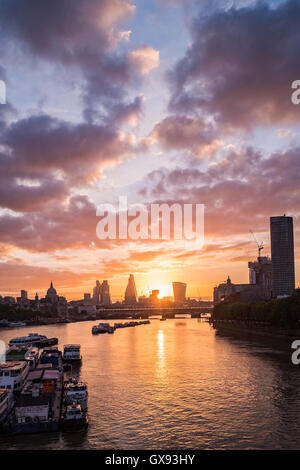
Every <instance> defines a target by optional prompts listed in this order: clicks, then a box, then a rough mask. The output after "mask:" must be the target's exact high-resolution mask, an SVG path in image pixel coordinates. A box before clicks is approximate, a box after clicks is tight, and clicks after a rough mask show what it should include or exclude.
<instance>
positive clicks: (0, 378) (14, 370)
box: [0, 361, 30, 392]
mask: <svg viewBox="0 0 300 470" xmlns="http://www.w3.org/2000/svg"><path fill="white" fill-rule="evenodd" d="M29 368H30V365H29V362H27V361H11V362H6V363H5V364H0V388H6V389H7V390H11V391H13V392H19V391H21V390H22V388H23V385H24V383H25V380H26V378H27V375H28V372H29Z"/></svg>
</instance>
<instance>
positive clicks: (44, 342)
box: [9, 333, 57, 347]
mask: <svg viewBox="0 0 300 470" xmlns="http://www.w3.org/2000/svg"><path fill="white" fill-rule="evenodd" d="M30 344H32V345H33V344H34V345H36V346H39V345H40V346H41V347H43V346H50V345H51V344H57V338H47V336H44V335H39V334H37V333H29V335H28V336H19V337H17V338H12V339H11V340H10V342H9V346H26V345H30Z"/></svg>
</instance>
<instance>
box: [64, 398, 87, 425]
mask: <svg viewBox="0 0 300 470" xmlns="http://www.w3.org/2000/svg"><path fill="white" fill-rule="evenodd" d="M60 425H61V428H62V429H63V430H64V431H76V430H80V429H83V428H84V427H86V426H87V425H88V416H87V413H86V412H85V411H84V410H82V408H81V406H80V405H76V404H75V403H74V404H73V405H66V407H65V409H64V411H63V413H62V417H61V421H60Z"/></svg>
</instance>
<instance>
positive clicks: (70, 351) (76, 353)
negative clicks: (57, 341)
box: [63, 344, 82, 362]
mask: <svg viewBox="0 0 300 470" xmlns="http://www.w3.org/2000/svg"><path fill="white" fill-rule="evenodd" d="M63 360H64V361H66V362H74V361H81V360H82V357H81V354H80V344H65V345H64V353H63Z"/></svg>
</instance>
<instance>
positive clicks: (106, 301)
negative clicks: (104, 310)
mask: <svg viewBox="0 0 300 470" xmlns="http://www.w3.org/2000/svg"><path fill="white" fill-rule="evenodd" d="M110 303H111V302H110V291H109V284H108V282H107V281H103V282H102V285H101V304H102V305H110Z"/></svg>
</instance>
